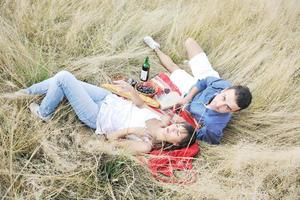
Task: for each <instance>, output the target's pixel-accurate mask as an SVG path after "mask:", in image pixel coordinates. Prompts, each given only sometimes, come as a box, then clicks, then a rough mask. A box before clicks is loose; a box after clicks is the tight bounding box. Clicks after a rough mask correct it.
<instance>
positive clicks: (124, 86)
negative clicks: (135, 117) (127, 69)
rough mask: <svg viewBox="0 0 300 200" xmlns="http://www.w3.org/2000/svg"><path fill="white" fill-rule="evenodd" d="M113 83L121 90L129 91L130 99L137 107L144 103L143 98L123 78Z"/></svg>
mask: <svg viewBox="0 0 300 200" xmlns="http://www.w3.org/2000/svg"><path fill="white" fill-rule="evenodd" d="M113 83H114V84H115V85H116V86H118V87H119V88H120V90H121V91H122V92H126V93H127V92H128V93H130V95H131V100H132V101H133V103H134V104H135V105H136V106H137V107H139V108H142V107H143V106H144V105H145V102H144V101H143V99H142V98H141V97H140V96H139V94H138V93H137V91H136V90H135V89H134V88H133V87H132V86H131V85H130V84H129V83H127V82H125V81H124V80H119V81H114V82H113Z"/></svg>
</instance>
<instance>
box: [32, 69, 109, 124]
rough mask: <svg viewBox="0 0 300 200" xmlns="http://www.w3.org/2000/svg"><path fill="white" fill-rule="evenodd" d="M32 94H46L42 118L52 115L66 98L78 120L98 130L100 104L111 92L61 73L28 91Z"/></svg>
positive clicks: (41, 106)
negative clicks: (97, 121)
mask: <svg viewBox="0 0 300 200" xmlns="http://www.w3.org/2000/svg"><path fill="white" fill-rule="evenodd" d="M26 90H27V91H28V92H29V93H30V94H44V93H46V96H45V98H44V99H43V100H42V103H41V105H40V107H39V113H40V115H41V116H42V117H46V116H49V115H51V114H52V113H53V112H54V110H55V109H56V107H57V106H58V104H59V103H60V102H61V101H62V99H63V97H66V98H67V99H68V101H69V102H70V104H71V106H72V107H73V109H74V111H75V113H76V114H77V116H78V118H79V119H80V120H81V121H82V122H84V123H85V124H86V125H88V126H89V127H91V128H96V120H97V114H98V111H99V106H98V103H99V102H100V101H102V100H103V99H104V98H105V97H106V95H107V94H109V93H110V92H109V91H107V90H105V89H102V88H99V87H96V86H94V85H91V84H88V83H84V82H82V81H79V80H77V79H76V78H75V77H74V76H73V75H72V74H71V73H69V72H67V71H61V72H59V73H57V74H56V75H55V76H54V77H52V78H50V79H47V80H45V81H43V82H41V83H37V84H34V85H33V86H31V87H29V88H27V89H26Z"/></svg>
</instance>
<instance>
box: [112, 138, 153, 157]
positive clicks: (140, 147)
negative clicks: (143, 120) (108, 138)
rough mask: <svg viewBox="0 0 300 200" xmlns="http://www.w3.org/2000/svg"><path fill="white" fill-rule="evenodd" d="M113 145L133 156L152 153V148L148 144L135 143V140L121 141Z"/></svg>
mask: <svg viewBox="0 0 300 200" xmlns="http://www.w3.org/2000/svg"><path fill="white" fill-rule="evenodd" d="M113 144H114V145H115V146H116V147H121V148H123V149H125V150H126V151H128V152H130V154H133V155H141V154H144V153H148V152H150V151H151V149H152V147H151V145H150V144H148V143H146V142H140V141H133V140H121V141H115V142H113Z"/></svg>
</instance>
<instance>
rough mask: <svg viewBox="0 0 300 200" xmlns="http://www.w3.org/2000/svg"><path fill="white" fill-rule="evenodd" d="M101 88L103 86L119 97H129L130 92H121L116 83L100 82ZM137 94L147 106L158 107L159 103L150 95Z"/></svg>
mask: <svg viewBox="0 0 300 200" xmlns="http://www.w3.org/2000/svg"><path fill="white" fill-rule="evenodd" d="M101 87H102V88H105V89H107V90H109V91H111V92H112V93H115V94H117V95H119V96H121V97H125V98H127V99H131V94H130V93H128V92H122V91H121V90H120V88H118V87H117V86H116V85H113V84H102V85H101ZM139 96H140V97H141V99H143V101H144V102H145V103H146V104H147V105H149V106H152V107H155V108H159V107H160V104H159V103H158V101H156V100H154V99H152V98H150V97H147V96H145V95H143V94H139Z"/></svg>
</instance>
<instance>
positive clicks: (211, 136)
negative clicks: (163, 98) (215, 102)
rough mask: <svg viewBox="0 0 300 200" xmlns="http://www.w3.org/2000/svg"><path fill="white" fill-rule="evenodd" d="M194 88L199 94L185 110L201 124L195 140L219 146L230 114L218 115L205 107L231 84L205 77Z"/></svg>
mask: <svg viewBox="0 0 300 200" xmlns="http://www.w3.org/2000/svg"><path fill="white" fill-rule="evenodd" d="M195 87H197V88H198V89H199V91H200V92H199V93H198V94H196V96H194V98H193V99H192V101H191V102H190V104H189V105H188V107H187V110H188V111H189V112H190V113H191V114H192V115H193V116H194V117H195V118H196V120H197V121H198V123H200V124H202V128H200V130H199V131H198V132H197V138H198V139H200V140H203V141H206V142H208V143H210V144H219V143H220V140H221V138H222V136H223V129H224V128H225V127H226V125H227V124H228V122H229V121H230V119H231V113H218V112H216V111H214V110H211V109H208V108H207V107H206V105H207V104H208V103H209V102H210V101H211V100H212V99H213V98H214V97H215V96H216V95H217V94H218V93H220V92H221V91H222V90H224V89H226V88H229V87H231V84H230V83H229V82H228V81H225V80H223V79H220V78H216V77H207V78H205V79H201V80H198V81H197V83H196V84H195Z"/></svg>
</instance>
